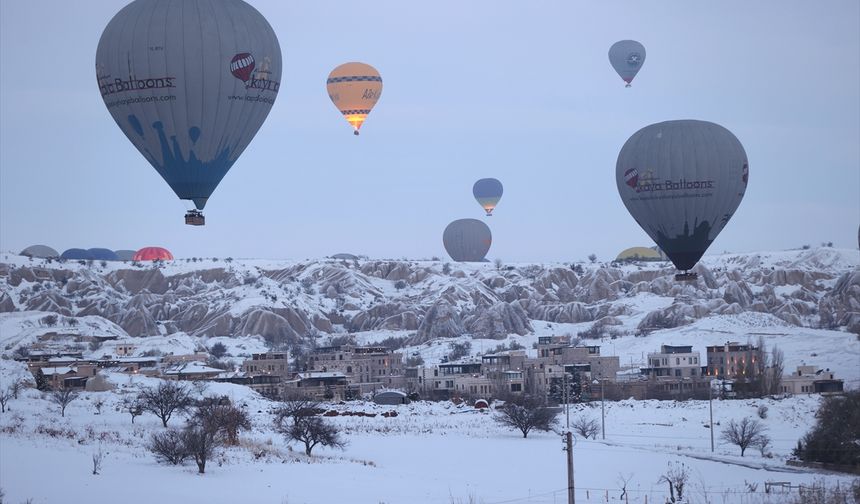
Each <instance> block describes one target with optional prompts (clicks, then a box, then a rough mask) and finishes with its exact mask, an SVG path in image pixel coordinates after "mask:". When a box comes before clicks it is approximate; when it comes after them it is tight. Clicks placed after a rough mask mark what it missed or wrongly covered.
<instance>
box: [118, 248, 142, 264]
mask: <svg viewBox="0 0 860 504" xmlns="http://www.w3.org/2000/svg"><path fill="white" fill-rule="evenodd" d="M114 253H115V254H116V256H117V257H118V258H119V260H120V261H133V260H134V254H136V253H137V251H136V250H125V249H123V250H115V251H114Z"/></svg>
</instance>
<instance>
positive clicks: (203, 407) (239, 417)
mask: <svg viewBox="0 0 860 504" xmlns="http://www.w3.org/2000/svg"><path fill="white" fill-rule="evenodd" d="M192 418H193V419H194V420H195V421H196V422H197V423H199V424H200V425H202V426H204V427H205V428H207V429H209V430H211V431H213V432H214V433H216V434H218V435H220V436H222V437H223V441H224V442H225V443H226V444H227V445H231V446H235V445H238V444H239V431H240V430H250V429H251V417H250V416H249V415H248V412H247V411H245V410H243V409H241V408H237V407H236V406H234V405H233V403H232V402H230V399H229V398H227V397H207V398H205V399H203V401H201V402H200V404H198V406H197V407H196V408H195V410H194V414H193V415H192Z"/></svg>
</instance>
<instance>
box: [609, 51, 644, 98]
mask: <svg viewBox="0 0 860 504" xmlns="http://www.w3.org/2000/svg"><path fill="white" fill-rule="evenodd" d="M609 63H611V64H612V68H614V69H615V71H616V72H618V75H620V76H621V78H622V79H624V82H626V83H627V85H626V86H624V87H630V81H632V80H633V77H636V74H637V73H638V72H639V69H640V68H642V65H643V64H644V63H645V46H643V45H642V44H640V43H639V42H636V41H635V40H619V41H618V42H616V43H614V44H612V47H610V48H609Z"/></svg>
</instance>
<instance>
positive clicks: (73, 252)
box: [60, 248, 94, 261]
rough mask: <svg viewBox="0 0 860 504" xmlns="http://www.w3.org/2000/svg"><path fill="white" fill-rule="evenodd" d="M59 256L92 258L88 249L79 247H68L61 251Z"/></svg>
mask: <svg viewBox="0 0 860 504" xmlns="http://www.w3.org/2000/svg"><path fill="white" fill-rule="evenodd" d="M60 258H62V259H69V260H80V261H91V260H93V259H94V258H93V256H92V254H90V251H89V250H84V249H79V248H70V249H67V250H64V251H63V253H62V254H60Z"/></svg>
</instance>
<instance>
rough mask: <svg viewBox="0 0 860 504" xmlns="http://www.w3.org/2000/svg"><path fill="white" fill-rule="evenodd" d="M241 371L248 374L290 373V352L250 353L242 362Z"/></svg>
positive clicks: (280, 374)
mask: <svg viewBox="0 0 860 504" xmlns="http://www.w3.org/2000/svg"><path fill="white" fill-rule="evenodd" d="M242 372H243V373H247V374H249V375H276V376H283V377H286V376H289V375H290V354H289V353H287V352H266V353H255V354H251V358H250V359H246V360H245V361H244V362H243V363H242Z"/></svg>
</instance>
